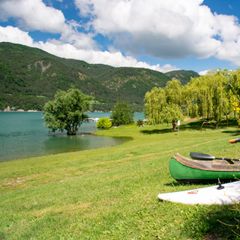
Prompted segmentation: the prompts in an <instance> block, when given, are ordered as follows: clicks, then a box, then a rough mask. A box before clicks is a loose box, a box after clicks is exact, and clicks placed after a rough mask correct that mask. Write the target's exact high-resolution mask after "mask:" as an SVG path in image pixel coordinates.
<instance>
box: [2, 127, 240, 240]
mask: <svg viewBox="0 0 240 240" xmlns="http://www.w3.org/2000/svg"><path fill="white" fill-rule="evenodd" d="M235 130H236V129H234V128H229V129H218V130H210V129H207V130H205V131H199V130H192V129H185V130H181V129H180V131H179V132H178V133H175V132H172V131H171V129H170V128H168V127H167V126H144V127H136V126H135V125H131V126H124V127H118V128H112V129H110V130H107V131H97V132H96V134H97V135H101V136H114V137H131V138H132V141H127V142H125V143H123V144H121V145H117V146H114V147H106V148H99V149H93V150H85V151H78V152H71V153H62V154H55V155H47V156H43V157H37V158H29V159H23V160H21V161H9V162H3V163H0V165H1V168H0V183H1V185H0V217H1V221H0V238H2V239H30V238H35V239H56V238H63V239H179V240H185V239H203V238H205V237H206V236H213V235H214V234H227V236H228V237H229V236H232V235H231V234H233V233H232V232H231V229H230V230H229V228H227V226H226V225H224V224H221V223H219V221H218V220H219V219H221V220H222V221H228V220H229V219H234V217H235V218H236V216H235V215H236V214H238V213H239V210H240V209H239V205H237V206H231V207H229V208H227V207H225V208H222V207H221V206H187V205H180V204H173V203H168V202H158V201H157V194H158V193H159V192H169V191H179V190H185V189H192V188H194V187H200V186H202V185H190V186H189V185H182V184H178V183H176V182H175V181H174V180H173V179H172V178H171V176H170V175H169V171H168V161H169V159H170V157H171V156H172V155H173V154H174V153H176V152H179V153H181V154H183V155H188V153H189V152H190V151H199V152H207V153H212V154H216V155H219V156H222V155H224V156H231V157H237V156H239V153H240V152H239V146H237V145H230V144H228V142H227V140H228V139H229V138H231V136H232V135H231V134H232V132H233V131H235ZM227 213H228V214H227ZM206 216H208V218H206ZM233 221H234V220H232V222H231V223H232V225H234V222H233ZM231 239H234V238H231Z"/></svg>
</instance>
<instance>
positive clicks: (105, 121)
mask: <svg viewBox="0 0 240 240" xmlns="http://www.w3.org/2000/svg"><path fill="white" fill-rule="evenodd" d="M111 127H112V122H111V120H110V119H109V118H107V117H103V118H100V119H99V120H98V122H97V128H99V129H109V128H111Z"/></svg>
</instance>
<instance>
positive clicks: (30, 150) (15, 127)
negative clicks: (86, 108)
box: [0, 112, 144, 161]
mask: <svg viewBox="0 0 240 240" xmlns="http://www.w3.org/2000/svg"><path fill="white" fill-rule="evenodd" d="M88 116H89V117H91V118H100V117H103V116H110V113H103V112H94V113H88ZM143 117H144V116H143V113H135V114H134V118H135V119H143ZM94 131H96V123H94V122H89V123H83V124H82V125H81V127H80V129H79V135H77V136H66V135H62V134H58V135H55V136H52V135H49V133H48V132H49V131H48V129H47V128H46V127H45V126H44V120H43V114H42V112H0V161H5V160H13V159H20V158H26V157H33V156H42V155H48V154H55V153H62V152H73V151H79V150H86V149H92V148H99V147H107V146H114V145H117V144H121V143H123V142H125V141H127V139H126V138H113V137H100V136H94V135H91V134H90V133H94Z"/></svg>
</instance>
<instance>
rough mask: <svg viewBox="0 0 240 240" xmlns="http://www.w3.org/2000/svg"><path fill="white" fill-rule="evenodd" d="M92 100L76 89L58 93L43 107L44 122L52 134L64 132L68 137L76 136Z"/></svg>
mask: <svg viewBox="0 0 240 240" xmlns="http://www.w3.org/2000/svg"><path fill="white" fill-rule="evenodd" d="M91 100H92V98H91V97H90V96H87V95H85V94H83V93H82V92H81V91H80V90H78V89H76V88H71V89H69V90H68V91H61V90H60V91H58V92H57V93H56V94H55V97H54V100H52V101H49V102H47V103H46V104H45V106H44V120H45V122H46V125H47V127H48V128H50V129H51V130H52V131H53V132H55V131H56V130H60V131H63V130H66V131H67V134H68V135H76V133H77V131H78V127H79V125H81V123H82V122H83V120H84V119H85V118H87V115H85V112H86V111H88V110H89V109H90V104H91Z"/></svg>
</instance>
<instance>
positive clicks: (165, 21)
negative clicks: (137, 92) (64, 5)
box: [75, 0, 240, 65]
mask: <svg viewBox="0 0 240 240" xmlns="http://www.w3.org/2000/svg"><path fill="white" fill-rule="evenodd" d="M75 5H76V6H77V7H78V8H79V10H80V13H81V14H84V15H85V16H90V19H91V24H92V27H93V28H94V29H95V31H96V32H97V33H101V34H103V35H105V36H107V37H109V38H111V39H112V40H113V42H114V44H115V47H118V48H120V49H123V50H125V51H128V52H130V53H134V54H147V55H154V56H157V57H162V58H168V57H169V58H181V57H186V56H196V57H199V58H207V57H211V56H214V57H217V58H219V59H224V60H228V61H231V62H233V63H235V64H237V65H240V50H239V49H240V25H239V23H238V19H237V18H236V17H234V16H227V15H218V14H216V13H212V12H211V10H210V8H209V7H207V6H205V5H204V1H203V0H178V1H176V0H167V1H166V0H75Z"/></svg>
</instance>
